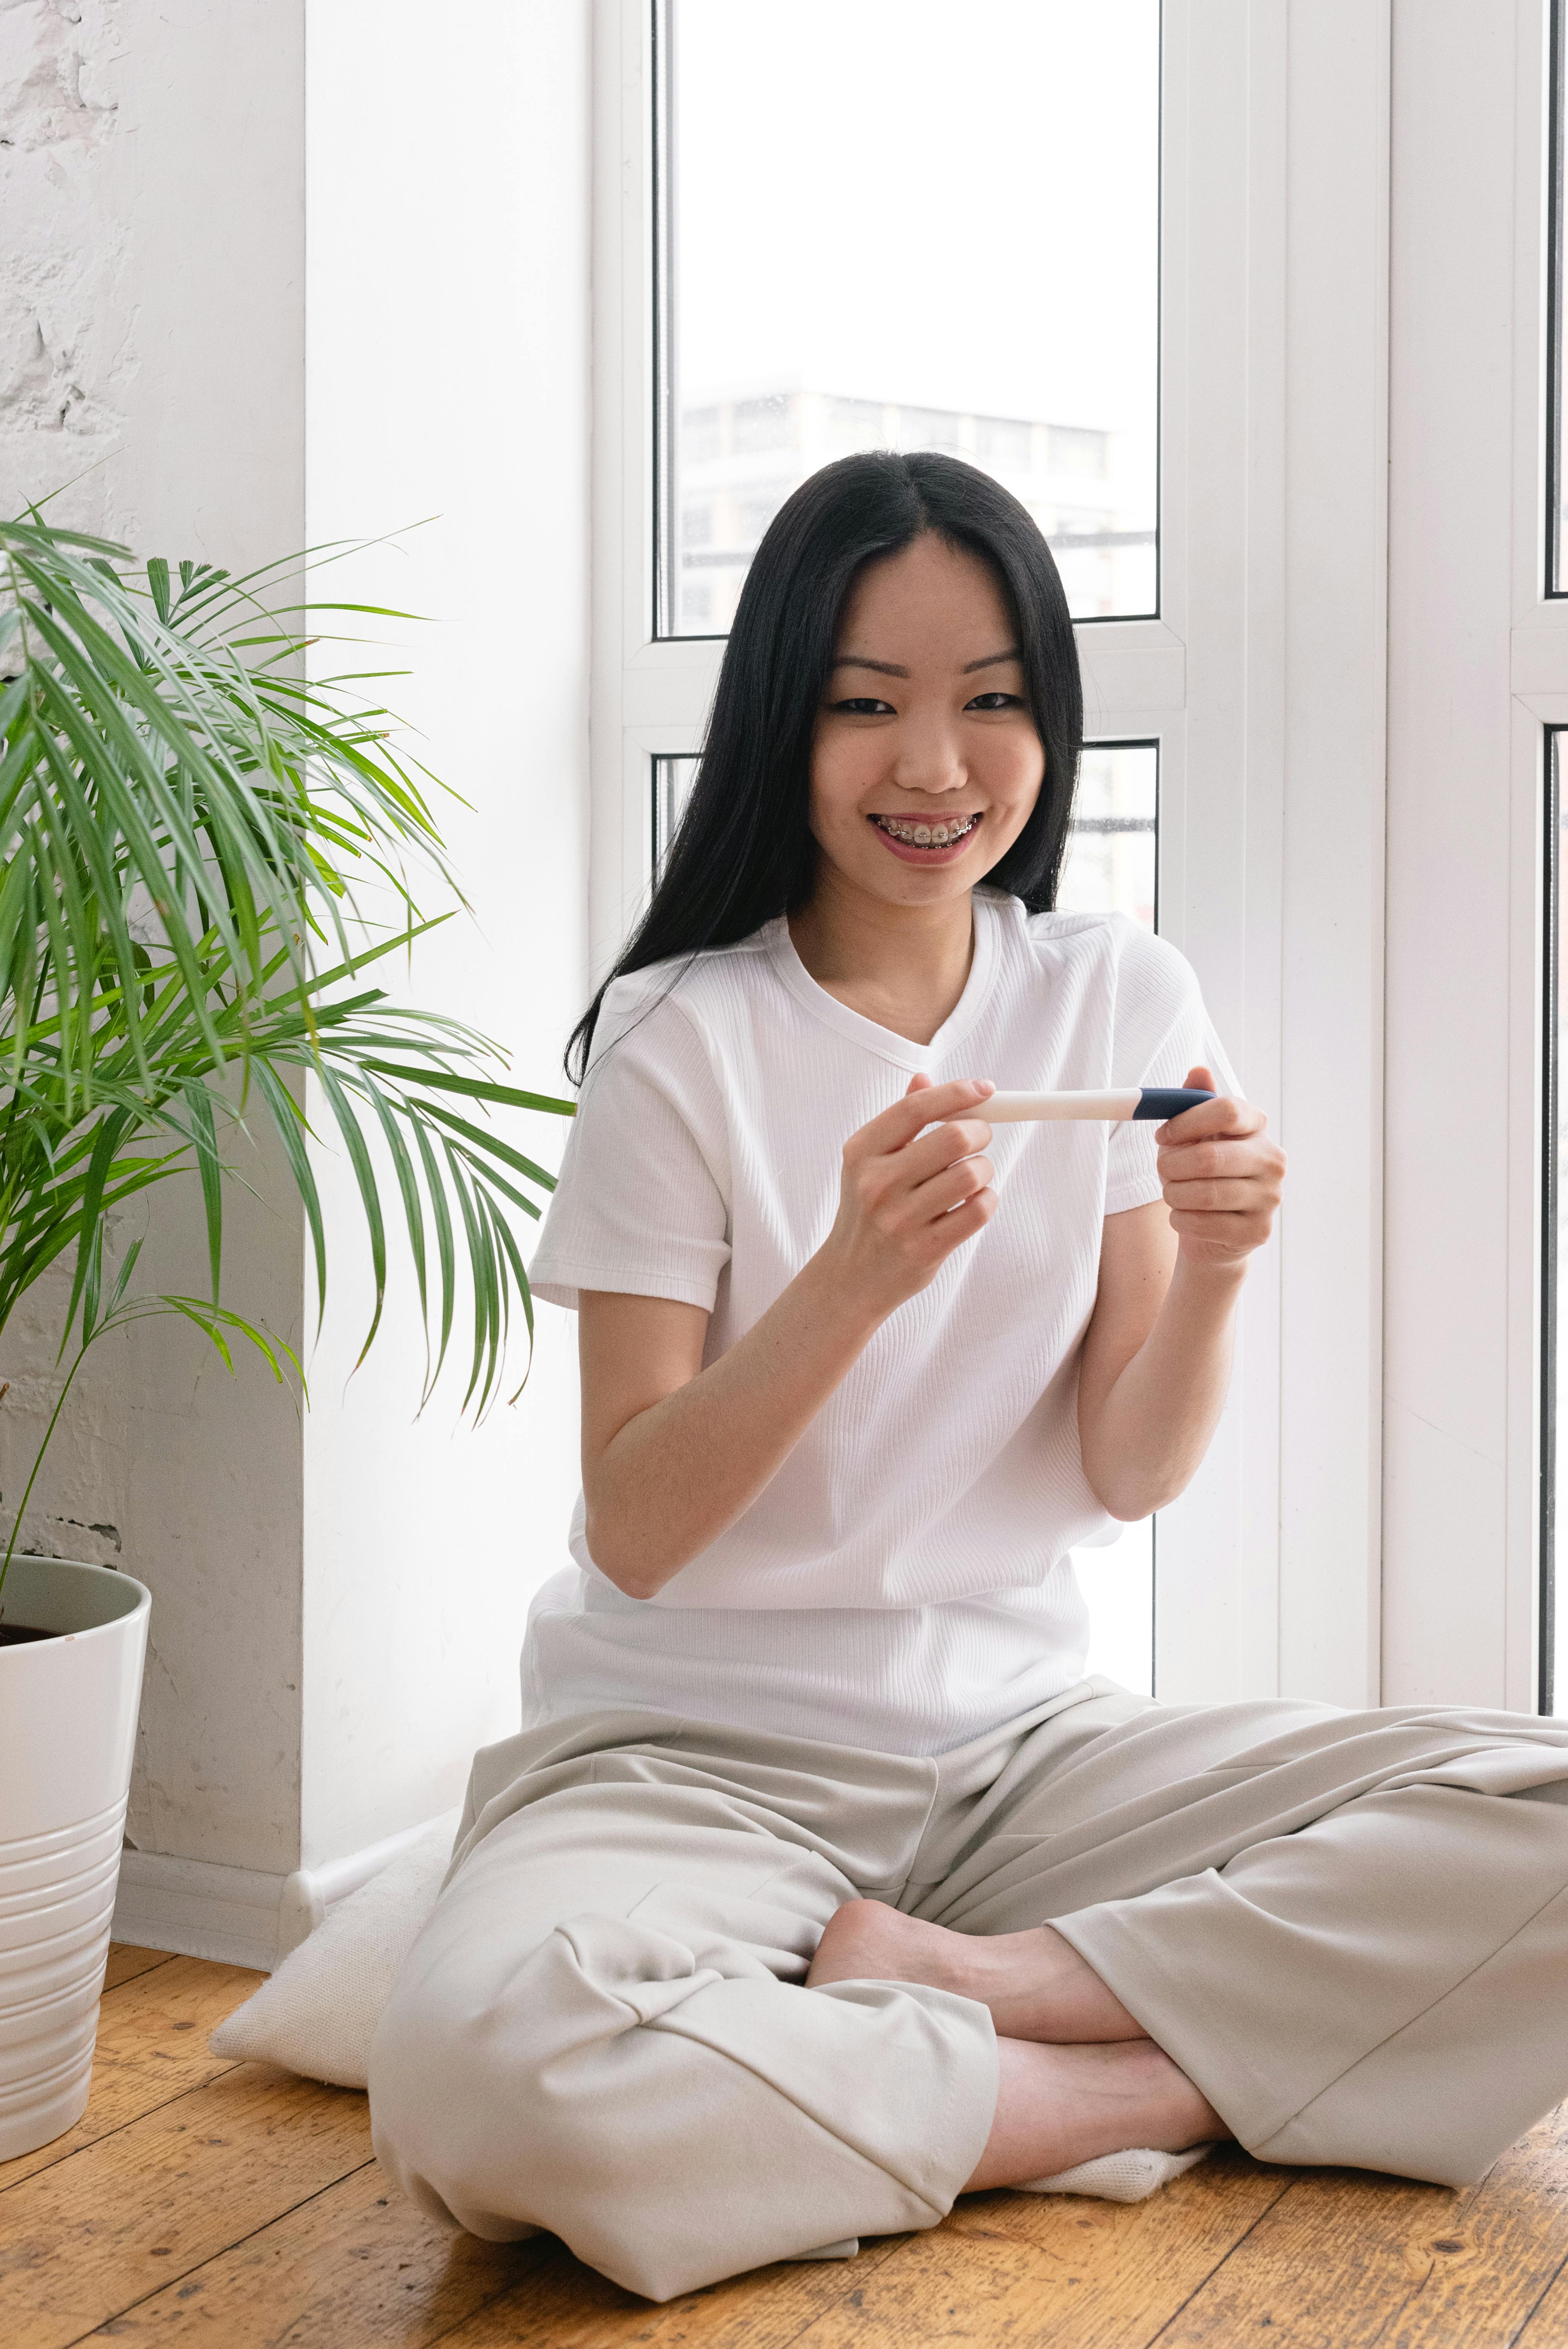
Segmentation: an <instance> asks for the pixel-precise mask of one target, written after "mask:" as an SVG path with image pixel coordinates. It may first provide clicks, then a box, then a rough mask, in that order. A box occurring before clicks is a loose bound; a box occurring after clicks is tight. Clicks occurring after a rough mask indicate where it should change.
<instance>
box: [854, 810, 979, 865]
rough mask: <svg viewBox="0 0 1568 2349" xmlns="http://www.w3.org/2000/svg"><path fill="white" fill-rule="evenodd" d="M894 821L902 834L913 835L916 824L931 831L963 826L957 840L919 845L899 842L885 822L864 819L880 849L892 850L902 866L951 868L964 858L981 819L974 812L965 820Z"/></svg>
mask: <svg viewBox="0 0 1568 2349" xmlns="http://www.w3.org/2000/svg"><path fill="white" fill-rule="evenodd" d="M896 821H897V822H898V823H900V824H901V825H902V826H903V829H904V830H905V831H913V829H914V828H915V826H916V825H917V824H918V825H920V826H921V827H922V828H925V827H927V826H929V827H930V828H931V829H932V830H937V829H940V828H941V827H942V826H943V825H944V823H945V824H946V825H947V826H949V828H951V826H952V825H953V824H954V823H963V824H964V826H965V829H964V831H963V832H962V833H960V834H959V835H958V837H957V839H956V840H953V839H949V840H945V841H933V842H921V841H915V840H901V839H900V838H899V837H898V835H897V834H896V833H892V832H889V831H888V830H887V829H886V821H885V819H882V818H879V817H878V816H876V815H870V816H868V817H867V818H866V822H867V823H869V824H870V825H871V828H872V831H873V832H874V833H876V836H877V838H878V839H879V840H880V841H881V842H882V846H883V847H884V848H886V849H889V850H891V852H892V854H893V855H894V856H896V857H898V858H899V859H900V860H901V862H902V863H903V864H955V863H956V862H957V860H958V858H959V857H961V856H962V855H963V854H964V852H965V849H966V848H967V847H968V846H969V845H970V843H972V842H973V840H974V839H975V834H976V833H978V831H979V829H980V826H981V823H982V822H983V821H984V818H983V816H982V815H981V813H980V812H975V814H973V815H971V816H969V817H967V818H965V817H963V816H957V817H941V816H935V817H924V816H921V817H914V816H902V817H899V818H897V819H896Z"/></svg>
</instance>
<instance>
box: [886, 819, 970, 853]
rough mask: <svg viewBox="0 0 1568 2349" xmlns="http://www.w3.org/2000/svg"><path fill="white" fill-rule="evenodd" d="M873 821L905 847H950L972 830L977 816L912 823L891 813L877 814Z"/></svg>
mask: <svg viewBox="0 0 1568 2349" xmlns="http://www.w3.org/2000/svg"><path fill="white" fill-rule="evenodd" d="M873 821H874V822H875V823H876V824H877V826H878V828H879V829H880V830H881V831H882V832H885V833H888V834H889V836H890V837H891V838H892V839H893V840H896V841H898V842H899V843H900V844H901V845H902V846H903V847H905V848H951V847H952V845H953V843H954V841H959V840H962V839H963V838H964V837H965V833H971V832H973V831H974V829H975V825H976V823H978V822H979V818H978V816H973V815H971V816H965V818H964V819H963V821H962V822H957V821H954V823H950V824H949V823H909V822H906V821H903V820H902V819H901V818H900V817H898V816H893V815H879V816H877V817H875V818H874V819H873Z"/></svg>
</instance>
